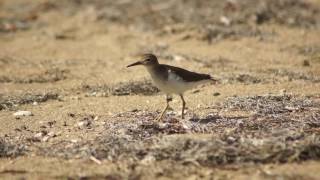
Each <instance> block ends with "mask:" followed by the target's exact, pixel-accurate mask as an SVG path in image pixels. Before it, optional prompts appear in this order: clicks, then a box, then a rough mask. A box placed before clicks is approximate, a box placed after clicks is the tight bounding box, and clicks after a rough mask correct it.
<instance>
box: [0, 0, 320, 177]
mask: <svg viewBox="0 0 320 180" xmlns="http://www.w3.org/2000/svg"><path fill="white" fill-rule="evenodd" d="M70 2H72V3H67V2H66V1H61V2H56V1H49V0H37V1H22V0H14V1H11V0H4V1H1V2H0V24H1V23H2V26H0V27H1V28H0V49H1V50H0V68H1V71H0V103H1V106H0V123H1V126H0V137H1V138H3V139H4V141H3V142H2V143H3V144H2V145H1V146H3V148H2V147H1V146H0V152H1V153H0V154H1V155H0V157H1V158H0V161H1V163H0V178H1V179H21V178H22V179H44V178H45V179H47V178H48V179H49V178H52V179H82V178H83V179H131V178H132V179H150V178H151V177H152V178H159V179H171V178H177V179H182V178H187V179H202V178H204V179H277V178H279V179H317V178H319V177H320V173H319V171H318V169H319V168H320V163H319V161H318V160H319V158H320V153H319V152H320V148H319V147H320V144H319V142H320V141H316V140H315V141H314V144H313V146H312V147H314V149H311V150H310V151H312V152H313V155H310V153H309V155H310V156H309V155H308V156H307V157H308V158H302V157H305V156H300V155H297V156H298V157H299V158H293V160H292V161H291V160H287V159H286V160H284V161H282V160H279V161H278V160H277V158H272V160H270V161H269V160H267V161H260V160H244V161H239V162H237V161H234V162H233V161H232V162H229V161H228V160H226V161H223V162H225V163H221V164H219V163H212V161H211V162H210V163H207V161H210V159H209V158H208V159H204V160H203V161H202V159H201V160H199V159H195V160H190V162H191V163H186V162H187V161H184V160H183V161H180V160H179V158H178V159H175V158H171V157H170V156H168V157H167V156H164V157H162V156H161V158H157V156H155V157H156V158H155V159H153V160H150V161H148V159H147V160H146V158H145V157H143V158H140V159H139V158H138V159H139V160H137V161H131V160H130V159H126V157H127V156H125V155H126V153H124V154H125V155H124V156H125V158H124V159H123V158H120V157H118V156H117V157H113V156H112V158H111V159H110V158H108V157H109V154H108V153H106V156H104V155H105V154H103V155H99V152H100V151H99V150H100V149H99V148H97V149H95V151H94V152H91V153H88V154H89V155H88V154H86V153H81V152H82V149H83V148H87V146H85V145H84V144H88V143H89V144H90V143H92V144H93V145H92V146H94V145H98V144H97V143H101V142H104V143H106V142H107V143H108V142H109V141H107V140H106V141H100V140H101V139H103V138H105V137H106V134H108V133H113V132H115V131H116V130H118V129H115V130H114V131H113V129H112V128H111V127H113V126H116V124H117V123H123V124H126V123H128V124H130V125H132V126H134V127H135V126H137V123H142V124H140V125H141V126H146V125H145V124H143V123H145V121H143V122H140V120H141V121H142V120H143V119H146V120H147V122H152V119H153V118H154V117H155V116H156V114H157V113H159V112H160V110H161V109H162V108H163V106H164V105H165V98H164V95H163V94H162V93H161V92H157V91H154V90H153V89H152V88H151V85H150V83H149V76H148V74H147V71H146V70H145V69H143V68H142V67H136V68H131V69H127V68H126V65H128V64H130V63H132V62H134V61H136V60H137V59H135V55H136V54H138V53H146V52H153V53H155V54H156V55H158V56H159V61H160V62H161V63H165V64H170V65H176V66H180V67H184V68H186V69H189V70H193V71H198V72H203V73H208V74H211V75H212V76H214V77H216V78H217V79H219V80H220V83H219V84H217V85H213V84H207V85H204V86H200V87H198V88H196V89H194V90H191V91H189V92H187V93H186V94H185V99H186V101H187V107H188V110H187V115H186V116H187V118H186V120H181V119H180V115H179V112H180V108H181V102H180V99H179V98H178V97H176V96H174V100H173V102H172V103H171V107H172V110H171V111H169V114H168V116H167V117H166V118H165V122H167V123H169V125H168V127H175V125H172V126H171V124H172V122H171V120H172V119H173V120H174V119H178V120H179V121H180V122H181V121H182V125H181V127H180V124H179V123H177V126H178V129H179V130H176V131H174V132H171V131H170V132H169V131H166V130H163V133H160V134H153V132H151V131H152V130H157V128H155V129H152V128H154V127H153V126H152V127H151V130H150V133H151V135H150V136H148V138H166V137H167V136H168V138H171V137H172V136H173V137H175V136H178V137H179V138H180V137H181V138H191V139H192V138H196V139H197V138H200V139H202V136H205V137H211V136H213V137H216V139H219V138H220V137H222V136H224V135H225V134H226V133H227V134H228V133H229V130H230V129H231V131H232V129H233V128H234V125H230V126H229V125H226V124H227V123H228V118H229V119H230V118H231V119H232V118H233V117H236V116H237V117H240V116H241V117H242V116H245V117H246V118H247V119H244V121H247V120H248V121H251V120H252V118H253V117H256V116H255V113H257V111H258V110H259V108H260V107H258V105H257V106H254V105H253V107H250V108H247V107H246V104H241V102H239V103H238V104H237V103H234V104H233V109H232V108H230V107H229V106H228V102H229V101H228V99H230V98H232V97H237V98H248V97H273V96H277V97H280V98H283V97H287V96H288V97H291V96H292V97H297V98H300V99H302V100H299V101H298V100H297V101H294V102H293V100H292V99H290V100H289V101H288V103H289V102H290V103H291V102H292V103H293V104H294V105H293V106H294V107H292V108H293V110H292V108H291V110H290V107H291V106H290V104H288V106H290V107H287V106H286V107H284V109H286V110H288V109H289V110H288V111H290V112H289V114H286V118H288V119H289V120H288V121H290V123H288V124H286V123H287V122H277V119H276V118H275V117H278V115H279V116H281V115H282V114H281V113H280V114H276V113H275V114H274V116H271V117H269V116H268V112H265V113H266V114H260V116H261V117H260V116H259V114H258V119H257V120H256V121H258V120H259V123H260V124H259V125H260V126H261V127H263V126H266V127H269V126H270V124H269V123H271V122H273V121H272V120H274V121H275V123H274V124H276V125H275V126H276V127H275V128H274V129H275V130H279V131H282V130H287V129H289V130H290V132H291V131H292V132H300V131H303V133H304V134H303V137H309V136H312V137H313V138H314V139H319V132H320V131H319V127H320V126H319V124H320V119H319V118H320V116H319V114H320V110H319V107H320V106H319V102H320V93H319V89H320V71H319V69H320V59H319V57H320V46H319V44H320V36H319V24H317V22H315V23H314V24H312V25H310V26H307V27H305V26H304V24H302V25H301V24H299V23H297V25H288V24H286V23H279V22H277V21H276V20H274V21H272V20H271V21H267V22H265V23H262V24H259V25H257V24H254V25H250V26H249V27H250V31H252V32H248V33H244V32H246V31H247V30H246V28H247V26H245V27H241V28H240V31H236V32H229V30H228V29H231V30H232V28H233V25H231V27H228V26H226V28H225V29H223V30H221V31H217V32H216V33H217V34H218V35H217V36H216V35H214V33H213V35H212V34H210V33H208V32H211V31H205V32H203V30H201V28H200V30H199V29H197V28H195V27H197V26H199V25H197V24H196V25H194V24H192V23H189V24H188V23H180V22H179V23H171V24H170V25H168V26H165V27H164V26H160V25H161V24H160V25H159V24H157V26H156V25H155V26H153V28H154V29H153V28H151V29H148V28H146V30H145V29H144V28H141V25H140V24H139V22H138V23H136V24H135V23H132V24H130V22H131V19H130V15H131V16H132V15H135V14H139V13H137V12H136V11H138V10H136V9H135V11H134V10H132V11H134V12H135V13H132V14H130V11H128V17H129V18H128V19H126V20H127V21H125V20H121V19H120V20H119V19H117V17H115V19H114V20H113V19H112V18H107V19H104V17H105V16H104V14H102V15H101V12H104V9H103V8H101V7H100V6H99V1H92V2H91V3H84V2H82V1H81V3H80V5H76V4H77V2H76V1H70ZM79 2H80V1H79ZM306 2H307V3H311V4H312V5H311V6H312V8H318V11H320V10H319V9H320V6H319V2H318V1H306ZM60 3H61V4H60ZM122 3H123V4H125V3H126V1H123V2H122ZM127 3H131V1H128V2H127ZM137 4H139V3H137ZM140 4H141V3H140ZM220 4H221V3H220ZM293 4H294V3H293ZM142 5H143V4H142ZM114 6H115V7H117V5H114ZM119 6H123V5H122V4H121V3H120V2H119ZM293 6H294V5H293ZM103 7H104V6H103ZM106 7H108V6H106ZM112 7H113V6H112ZM112 7H110V8H111V9H112ZM298 7H300V5H298ZM301 7H304V6H301ZM155 8H159V9H161V8H165V6H164V7H162V6H160V5H159V7H158V6H157V7H155ZM288 8H291V7H288ZM293 8H297V7H296V6H294V7H293ZM1 9H2V10H1ZM138 9H139V8H138ZM108 10H110V9H108ZM129 10H130V9H129ZM159 11H161V10H159ZM106 12H109V11H107V10H106ZM110 12H111V11H110ZM138 12H139V11H138ZM315 12H317V11H315ZM141 13H144V12H141ZM116 14H117V13H116ZM142 16H143V15H142ZM307 17H309V16H307ZM312 17H314V18H315V19H316V17H317V16H316V15H315V16H311V18H312ZM318 17H319V16H318ZM110 19H111V20H110ZM271 19H272V18H271ZM297 19H299V18H297ZM218 21H219V19H218ZM280 22H281V21H280ZM297 22H298V21H297ZM304 22H307V20H304ZM311 22H313V21H311ZM146 23H147V24H148V23H150V22H146ZM250 23H251V22H250ZM250 23H249V24H250ZM137 24H138V25H137ZM190 24H191V25H190ZM222 24H223V23H222ZM189 25H190V26H189ZM159 26H160V27H162V28H159ZM220 26H222V27H224V25H220ZM220 26H219V27H220ZM142 27H144V26H142ZM242 28H243V29H244V30H243V29H242ZM226 29H227V30H226ZM225 31H228V32H225ZM214 32H215V31H214ZM203 33H204V34H203ZM211 33H212V32H211ZM221 34H222V35H221ZM248 34H249V35H248ZM209 36H210V37H209ZM211 36H213V38H212V37H211ZM134 83H136V84H137V86H143V87H145V86H147V87H145V89H142V90H139V91H138V90H136V89H134V88H132V87H133V84H134ZM150 89H151V90H150ZM145 94H148V95H145ZM245 100H246V99H245ZM267 100H268V98H266V101H267ZM291 100H292V101H291ZM304 100H307V101H308V102H309V101H310V102H309V105H308V106H304V105H300V104H297V103H298V102H300V101H303V102H304ZM256 101H258V100H257V99H254V104H259V102H256ZM281 101H282V100H281ZM246 102H247V101H246ZM261 102H262V100H261ZM267 102H270V103H271V102H272V103H274V102H273V101H271V100H270V101H267ZM283 102H287V101H285V100H283ZM277 103H280V102H278V101H277V102H275V104H269V105H270V106H272V107H274V110H275V111H276V108H277ZM224 104H227V105H224ZM269 105H268V104H266V105H265V107H269ZM234 106H235V107H236V109H234ZM18 110H26V111H31V112H32V114H33V116H26V117H19V118H17V117H15V116H14V115H13V113H14V112H16V111H18ZM262 111H263V108H262ZM212 114H214V115H217V116H218V117H219V118H221V119H224V120H226V122H224V121H223V122H222V124H221V125H219V124H214V123H215V122H216V123H217V121H215V122H213V125H212V128H213V129H210V132H209V131H208V132H207V131H204V132H202V133H201V132H198V131H197V132H193V130H190V132H189V131H188V130H186V131H185V129H183V128H185V126H184V125H183V124H184V122H186V123H187V124H188V123H189V122H191V121H192V120H194V119H200V120H201V119H202V120H206V119H208V117H211V116H210V115H212ZM271 114H272V113H271ZM297 116H299V117H300V116H301V117H302V116H303V117H305V116H306V117H307V116H308V117H309V116H310V117H313V120H312V122H313V125H314V126H313V127H311V125H310V123H309V122H308V123H309V124H308V123H307V122H306V121H307V120H306V119H299V118H296V117H297ZM265 117H267V118H266V119H264V118H265ZM281 117H282V116H281ZM219 118H218V119H219ZM295 118H296V119H295ZM291 120H292V121H291ZM221 121H222V120H221ZM254 121H255V120H254ZM199 123H200V122H199ZM223 123H225V124H223ZM253 123H256V122H253ZM280 123H281V125H279V124H280ZM282 123H283V124H286V125H285V126H282ZM302 124H303V127H302ZM193 125H194V124H193ZM300 125H301V127H299V126H300ZM308 125H309V126H310V127H309V126H308ZM123 126H125V125H123ZM194 126H197V124H195V125H194ZM205 126H207V125H205ZM117 127H118V126H117ZM139 127H140V126H139ZM157 127H158V126H157ZM210 127H211V125H210ZM215 127H219V129H215ZM181 128H182V130H181ZM207 128H209V125H208V127H207ZM270 128H271V129H273V128H272V127H270ZM299 128H302V130H301V129H299ZM124 129H125V128H124ZM186 129H188V128H186ZM122 130H123V129H122ZM220 130H221V131H220ZM245 130H246V131H245V132H244V133H243V134H241V136H242V135H243V136H246V137H250V135H251V134H254V133H258V134H259V133H261V134H263V133H264V130H261V129H259V128H258V129H250V131H249V130H248V129H245ZM247 130H248V131H247ZM268 130H270V129H268ZM161 131H162V130H161ZM182 131H183V133H181V132H182ZM191 131H192V132H191ZM215 131H216V132H215ZM218 131H219V132H218ZM226 131H227V132H226ZM168 132H169V133H168ZM266 132H267V131H266ZM117 133H118V131H117ZM119 133H120V130H119ZM122 133H123V132H122ZM126 133H127V132H124V134H125V135H126V136H128V134H126ZM139 133H142V132H140V131H139ZM120 134H121V133H120ZM266 134H267V133H266ZM117 135H119V134H117ZM132 136H134V135H132ZM233 136H234V137H235V136H236V134H235V135H233ZM117 137H118V136H117ZM119 137H120V135H119ZM230 137H231V136H230ZM254 137H255V135H253V138H254ZM257 138H258V139H259V138H260V139H263V135H261V137H260V136H259V137H258V136H257ZM97 139H98V140H97ZM204 139H205V138H204ZM229 139H230V138H229ZM302 140H303V142H304V140H305V139H303V138H302ZM302 140H301V141H302ZM140 141H141V142H143V143H144V142H145V141H146V139H143V138H142V140H141V139H140ZM140 141H139V142H140ZM297 141H298V140H297ZM276 142H277V141H275V142H274V143H276ZM6 143H8V144H9V145H7V144H6ZM17 144H19V145H20V146H18V145H17ZM109 144H111V145H110V146H109V145H108V146H107V148H109V149H112V141H110V142H109ZM160 144H161V143H160ZM10 145H12V146H13V149H11V150H10V148H11V146H10ZM99 145H101V146H102V145H103V144H99ZM160 146H161V145H159V147H160ZM70 147H71V149H72V148H73V149H75V151H74V153H73V151H72V150H70ZM144 147H145V148H146V149H148V147H147V146H146V145H144ZM1 148H2V149H1ZM6 148H7V149H6ZM64 148H65V150H64ZM77 148H78V149H77ZM81 148H82V149H81ZM8 149H9V150H10V151H12V153H6V150H8ZM109 149H108V150H109ZM293 149H294V147H293ZM9 150H8V151H9ZM108 150H105V151H108ZM117 150H119V149H115V150H114V151H117ZM162 150H163V151H166V149H165V148H164V149H162ZM20 151H21V152H20ZM65 151H69V152H65ZM78 151H79V152H80V153H78ZM84 151H85V152H87V151H86V150H84ZM105 151H103V152H105ZM120 151H121V149H120ZM123 151H124V152H127V151H128V152H129V151H130V148H128V149H125V150H123ZM146 151H148V150H146ZM209 151H210V150H209ZM209 151H208V152H209ZM211 151H214V150H211ZM108 152H109V151H108ZM168 152H169V150H168ZM303 152H305V151H303ZM182 153H183V152H182ZM199 153H200V152H199ZM66 154H67V155H66ZM128 154H130V152H129V153H128ZM311 154H312V153H311ZM120 155H121V154H120ZM157 155H158V154H157ZM128 156H129V155H128ZM166 157H167V158H166ZM239 157H242V156H241V155H239ZM290 157H291V156H290ZM292 157H293V156H292ZM95 158H97V159H98V160H96V161H94V160H92V159H95ZM141 159H142V160H141ZM159 159H160V160H159ZM181 159H183V158H181ZM217 162H218V161H217Z"/></svg>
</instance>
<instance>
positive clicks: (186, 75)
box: [127, 54, 216, 120]
mask: <svg viewBox="0 0 320 180" xmlns="http://www.w3.org/2000/svg"><path fill="white" fill-rule="evenodd" d="M136 65H143V66H144V67H146V68H147V70H148V72H149V74H150V75H151V78H152V80H153V82H154V84H155V85H156V86H157V88H159V89H160V91H163V92H164V93H165V94H166V100H167V105H166V107H165V108H164V109H163V111H162V112H161V114H160V116H158V118H157V120H161V119H162V117H163V115H164V113H165V112H166V110H167V109H168V107H169V102H170V101H172V98H171V94H177V95H179V96H180V98H181V100H182V111H181V118H182V119H184V109H185V106H186V102H185V100H184V98H183V93H184V92H185V91H187V90H189V89H192V88H194V87H196V86H198V85H200V84H203V83H206V82H210V81H211V82H212V81H213V82H216V80H215V79H213V78H212V77H211V76H210V75H208V74H200V73H196V72H191V71H188V70H185V69H182V68H179V67H174V66H170V65H166V64H159V62H158V59H157V57H156V56H155V55H153V54H143V55H142V58H141V60H140V61H138V62H135V63H133V64H130V65H128V66H127V67H131V66H136Z"/></svg>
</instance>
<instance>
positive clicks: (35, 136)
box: [33, 132, 44, 141]
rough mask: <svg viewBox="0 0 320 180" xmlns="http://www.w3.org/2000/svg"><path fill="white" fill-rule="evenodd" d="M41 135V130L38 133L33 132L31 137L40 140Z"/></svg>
mask: <svg viewBox="0 0 320 180" xmlns="http://www.w3.org/2000/svg"><path fill="white" fill-rule="evenodd" d="M43 136H44V134H43V133H42V132H39V133H37V134H35V135H34V136H33V137H34V139H36V140H38V141H40V140H41V138H42V137H43Z"/></svg>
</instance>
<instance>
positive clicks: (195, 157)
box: [39, 95, 320, 166]
mask: <svg viewBox="0 0 320 180" xmlns="http://www.w3.org/2000/svg"><path fill="white" fill-rule="evenodd" d="M312 98H314V99H312ZM217 107H218V109H219V108H221V109H222V110H224V111H225V110H226V111H231V112H232V111H233V110H234V109H235V110H239V109H240V110H243V111H249V113H248V114H249V115H248V116H236V115H233V116H230V115H225V114H223V112H220V113H218V112H217V113H212V114H209V115H207V116H206V117H203V118H198V117H193V118H191V119H189V120H185V121H183V120H178V119H176V118H174V116H173V115H166V116H165V118H164V121H163V122H154V121H153V119H154V118H155V117H156V116H157V113H152V112H147V111H140V110H135V111H131V112H125V113H120V114H117V115H114V116H113V117H111V118H110V119H107V120H106V121H105V125H104V126H105V130H104V133H103V134H102V135H101V136H99V137H97V138H96V139H95V140H92V141H80V142H68V141H63V142H60V143H58V144H55V145H54V146H52V147H50V148H49V149H48V148H42V149H40V150H39V154H42V155H46V156H60V157H64V158H88V157H91V156H94V157H96V158H98V159H108V160H112V161H118V160H124V161H129V162H132V163H135V164H140V163H146V162H149V163H150V162H151V163H152V162H153V161H162V160H171V161H174V162H178V163H182V164H188V163H191V164H196V165H204V166H214V165H225V164H236V163H247V162H253V163H285V162H293V161H304V160H309V159H313V160H318V159H320V136H319V134H320V130H319V125H320V124H319V118H320V111H319V110H320V104H319V101H316V97H297V96H293V95H292V96H291V95H282V96H254V97H232V98H230V99H227V101H226V102H225V103H223V104H220V105H217ZM288 107H290V108H288ZM251 111H253V112H258V113H259V114H258V115H256V114H252V113H251V114H250V112H251ZM231 114H233V113H231ZM188 116H189V115H188ZM128 119H129V120H128Z"/></svg>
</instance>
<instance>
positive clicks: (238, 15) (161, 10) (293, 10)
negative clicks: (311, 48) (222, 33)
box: [91, 0, 319, 28]
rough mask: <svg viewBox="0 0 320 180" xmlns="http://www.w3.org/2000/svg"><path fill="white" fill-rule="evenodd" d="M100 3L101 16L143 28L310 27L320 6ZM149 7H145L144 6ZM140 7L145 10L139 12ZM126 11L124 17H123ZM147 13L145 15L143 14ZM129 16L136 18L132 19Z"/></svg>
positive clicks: (251, 0) (248, 1)
mask: <svg viewBox="0 0 320 180" xmlns="http://www.w3.org/2000/svg"><path fill="white" fill-rule="evenodd" d="M91 4H92V5H95V4H96V5H99V6H98V7H99V8H97V9H99V11H100V12H101V13H100V18H101V19H108V20H111V21H113V22H119V23H123V24H126V25H127V24H134V25H137V26H138V25H139V26H142V27H143V28H159V27H164V25H168V24H169V25H170V24H177V23H186V24H193V25H197V26H200V27H202V25H205V24H217V25H226V26H231V25H239V24H246V23H255V24H264V23H268V22H276V23H279V24H285V25H289V26H302V27H309V26H313V25H317V24H319V21H318V18H317V17H319V9H318V8H317V7H315V6H313V4H310V3H307V2H305V1H302V0H281V1H278V0H271V1H264V0H259V1H256V0H245V1H206V2H195V1H192V0H187V1H185V0H177V1H161V2H152V3H151V2H149V1H147V0H140V1H126V3H121V4H120V3H117V2H112V1H106V2H104V3H101V2H100V3H97V1H96V2H94V1H93V2H91ZM147 7H148V8H147ZM141 9H144V11H142V12H141ZM123 14H127V16H123ZM146 14H148V16H146ZM131 17H135V18H134V19H132V18H131Z"/></svg>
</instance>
